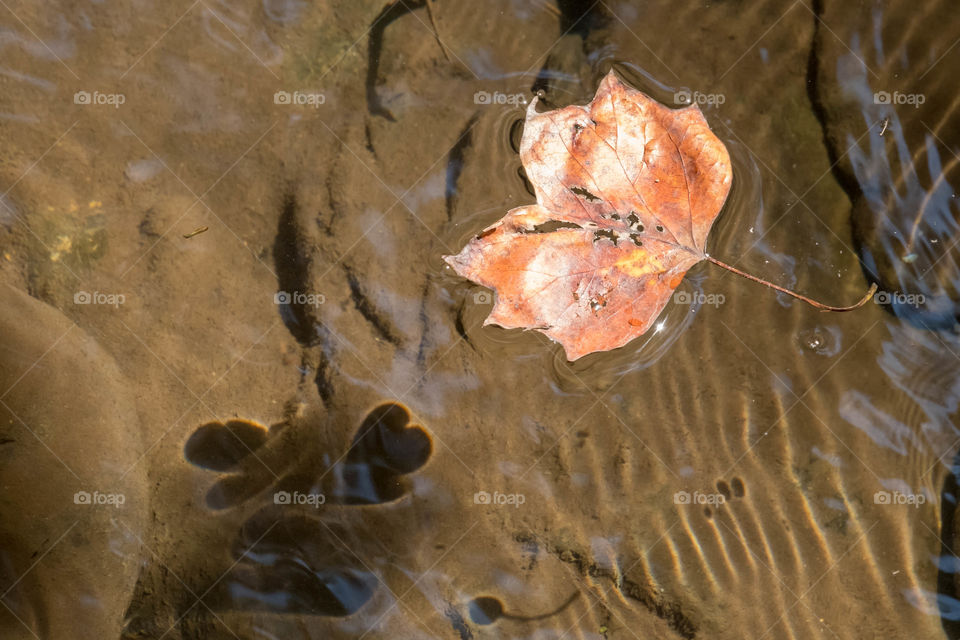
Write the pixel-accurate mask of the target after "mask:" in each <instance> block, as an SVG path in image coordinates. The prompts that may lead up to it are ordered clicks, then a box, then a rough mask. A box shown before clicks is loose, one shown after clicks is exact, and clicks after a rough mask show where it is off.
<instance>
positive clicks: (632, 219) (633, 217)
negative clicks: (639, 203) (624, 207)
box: [627, 211, 643, 231]
mask: <svg viewBox="0 0 960 640" xmlns="http://www.w3.org/2000/svg"><path fill="white" fill-rule="evenodd" d="M627 222H629V223H630V226H634V225H636V224H638V223H639V222H640V218H638V217H637V214H636V213H634V212H633V211H631V212H630V215H628V216H627ZM640 230H641V231H643V227H642V226H641V227H640Z"/></svg>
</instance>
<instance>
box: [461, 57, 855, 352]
mask: <svg viewBox="0 0 960 640" xmlns="http://www.w3.org/2000/svg"><path fill="white" fill-rule="evenodd" d="M536 105H537V100H536V99H534V100H533V101H531V103H530V106H529V107H528V108H527V118H526V123H525V125H524V130H523V139H522V141H521V143H520V159H521V161H522V162H523V166H524V169H525V170H526V174H527V178H528V179H529V180H530V183H531V184H532V185H533V188H534V191H535V193H536V197H537V204H533V205H529V206H525V207H519V208H516V209H512V210H511V211H509V212H507V214H506V215H505V216H504V217H503V218H501V219H500V221H498V222H497V223H496V224H494V225H493V226H491V227H489V228H487V229H486V230H484V231H483V232H482V233H480V234H479V235H477V236H476V237H475V238H473V239H472V240H470V242H469V243H468V244H467V246H465V247H464V248H463V250H462V251H461V252H460V253H459V254H457V255H455V256H445V257H444V259H445V260H446V262H447V263H448V264H449V265H450V266H452V267H453V268H454V269H455V270H456V272H457V273H458V274H459V275H461V276H463V277H465V278H468V279H469V280H472V281H474V282H477V283H479V284H482V285H484V286H486V287H490V288H492V289H494V290H495V292H496V304H495V305H494V308H493V311H492V312H491V313H490V315H489V317H488V318H487V319H486V321H485V322H484V324H485V325H486V324H497V325H500V326H501V327H505V328H508V329H510V328H528V329H536V330H538V331H541V332H543V333H544V334H546V335H547V336H549V337H551V338H552V339H554V340H556V341H557V342H559V343H560V344H561V345H563V348H564V349H565V351H566V354H567V358H568V359H569V360H576V359H577V358H580V357H581V356H584V355H587V354H588V353H593V352H594V351H605V350H609V349H615V348H617V347H621V346H623V345H624V344H626V343H627V342H629V341H630V340H632V339H634V338H636V337H637V336H639V335H641V334H643V333H644V332H646V331H647V329H649V328H650V325H652V324H653V322H654V321H655V320H656V318H657V316H658V315H659V314H660V312H661V311H662V310H663V308H664V307H665V306H666V304H667V302H668V300H669V298H670V294H671V293H672V292H673V290H674V289H675V288H676V287H677V286H678V285H679V284H680V282H681V281H682V280H683V276H684V274H686V272H687V270H688V269H689V268H690V267H692V266H693V265H695V264H697V263H698V262H700V261H701V260H709V261H711V262H713V263H715V264H718V265H719V266H722V267H724V268H727V269H730V270H731V271H734V272H735V273H737V274H739V275H742V276H744V277H747V278H750V279H751V280H755V281H757V282H761V283H763V284H765V285H767V286H771V287H773V288H775V289H777V290H779V291H783V292H784V293H788V294H790V295H792V296H794V297H797V298H800V299H802V300H804V301H806V302H809V303H811V304H813V305H815V306H817V307H819V308H821V309H826V310H835V311H840V310H848V309H852V308H856V307H857V306H859V305H860V304H863V303H864V302H865V301H866V300H867V299H869V296H870V295H872V290H871V292H870V293H869V294H868V295H867V296H865V297H864V299H863V300H861V301H860V303H858V304H857V305H854V306H852V307H830V306H827V305H823V304H820V303H817V302H815V301H813V300H810V299H809V298H806V297H804V296H801V295H799V294H796V293H793V292H792V291H789V290H787V289H784V288H782V287H778V286H776V285H774V284H771V283H769V282H766V281H764V280H761V279H759V278H755V277H754V276H751V275H749V274H746V273H743V272H742V271H739V270H737V269H735V268H733V267H731V266H730V265H726V264H724V263H722V262H720V261H719V260H716V259H714V258H712V257H710V256H709V255H707V253H706V241H707V234H708V233H709V232H710V227H711V225H712V224H713V221H714V220H715V219H716V218H717V215H719V213H720V210H721V208H722V207H723V203H724V201H725V200H726V198H727V194H728V193H729V192H730V183H731V180H732V173H731V165H730V155H729V154H728V153H727V149H726V147H725V146H724V145H723V143H722V142H721V141H720V139H719V138H717V136H715V135H714V134H713V132H712V131H710V127H709V126H708V125H707V121H706V119H705V118H704V117H703V114H702V113H701V112H700V109H699V108H698V107H697V106H695V105H693V106H689V107H685V108H683V109H670V108H668V107H665V106H663V105H661V104H659V103H658V102H656V101H655V100H653V99H652V98H649V97H647V96H646V95H644V94H643V93H641V92H639V91H637V90H635V89H631V88H630V87H627V86H626V85H624V84H623V83H622V82H620V80H619V79H618V78H617V76H616V75H614V73H613V72H612V71H611V72H610V73H608V74H607V76H606V77H605V78H604V79H603V81H602V82H601V83H600V87H599V88H598V89H597V94H596V96H594V98H593V100H592V101H591V102H590V104H588V105H586V106H578V105H571V106H569V107H565V108H563V109H557V110H554V111H546V112H544V113H537V111H536Z"/></svg>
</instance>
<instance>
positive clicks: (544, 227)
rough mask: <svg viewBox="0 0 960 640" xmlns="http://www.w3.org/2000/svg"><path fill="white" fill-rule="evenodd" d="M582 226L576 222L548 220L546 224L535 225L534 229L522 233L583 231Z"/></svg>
mask: <svg viewBox="0 0 960 640" xmlns="http://www.w3.org/2000/svg"><path fill="white" fill-rule="evenodd" d="M582 228H583V227H581V226H580V225H578V224H577V223H576V222H564V221H562V220H547V221H546V222H541V223H540V224H538V225H534V227H533V228H532V229H523V230H522V231H521V232H522V233H553V232H554V231H558V230H560V229H582Z"/></svg>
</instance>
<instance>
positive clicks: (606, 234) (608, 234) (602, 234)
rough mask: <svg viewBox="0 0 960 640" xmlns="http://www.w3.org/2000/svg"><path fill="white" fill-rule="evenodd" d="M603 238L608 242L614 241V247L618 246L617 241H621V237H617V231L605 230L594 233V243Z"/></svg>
mask: <svg viewBox="0 0 960 640" xmlns="http://www.w3.org/2000/svg"><path fill="white" fill-rule="evenodd" d="M601 238H606V239H607V240H612V241H613V246H617V241H618V240H620V236H618V235H617V232H616V231H611V230H610V229H603V230H602V231H594V232H593V241H594V242H596V241H597V240H600V239H601Z"/></svg>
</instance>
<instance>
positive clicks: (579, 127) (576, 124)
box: [573, 122, 583, 132]
mask: <svg viewBox="0 0 960 640" xmlns="http://www.w3.org/2000/svg"><path fill="white" fill-rule="evenodd" d="M573 130H574V131H577V132H580V131H583V125H582V124H580V123H579V122H574V123H573Z"/></svg>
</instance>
